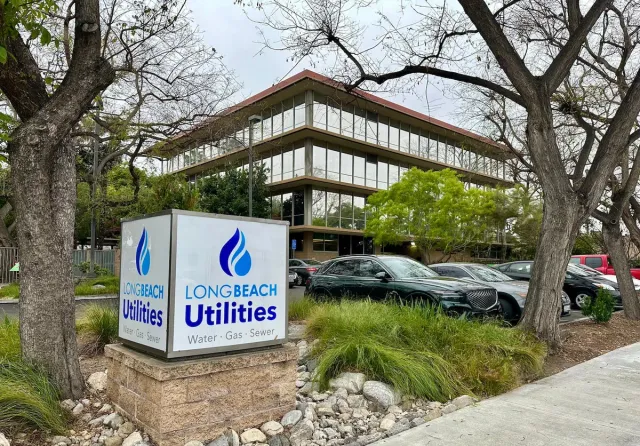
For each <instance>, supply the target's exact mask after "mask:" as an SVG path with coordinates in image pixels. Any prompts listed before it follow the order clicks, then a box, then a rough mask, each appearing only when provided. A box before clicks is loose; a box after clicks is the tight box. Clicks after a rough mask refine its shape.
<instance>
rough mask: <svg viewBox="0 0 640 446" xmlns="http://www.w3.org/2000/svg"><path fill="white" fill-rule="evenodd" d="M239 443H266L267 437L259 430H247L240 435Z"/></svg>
mask: <svg viewBox="0 0 640 446" xmlns="http://www.w3.org/2000/svg"><path fill="white" fill-rule="evenodd" d="M240 441H241V442H242V444H247V443H264V442H265V441H267V436H266V435H265V434H263V433H262V431H260V429H255V428H253V429H249V430H246V431H244V432H243V433H242V434H240Z"/></svg>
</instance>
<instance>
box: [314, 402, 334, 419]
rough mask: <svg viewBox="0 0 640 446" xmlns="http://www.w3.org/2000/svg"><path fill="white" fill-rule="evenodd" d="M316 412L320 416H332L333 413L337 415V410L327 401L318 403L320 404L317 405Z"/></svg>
mask: <svg viewBox="0 0 640 446" xmlns="http://www.w3.org/2000/svg"><path fill="white" fill-rule="evenodd" d="M316 414H318V416H319V417H322V416H325V417H330V416H332V415H335V412H334V411H333V407H332V405H331V403H328V402H326V403H318V405H317V406H316Z"/></svg>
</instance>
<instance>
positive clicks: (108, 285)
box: [0, 276, 120, 299]
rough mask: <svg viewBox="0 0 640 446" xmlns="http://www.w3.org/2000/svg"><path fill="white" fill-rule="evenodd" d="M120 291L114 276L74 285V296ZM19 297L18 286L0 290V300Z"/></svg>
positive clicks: (9, 286) (5, 287)
mask: <svg viewBox="0 0 640 446" xmlns="http://www.w3.org/2000/svg"><path fill="white" fill-rule="evenodd" d="M94 285H103V286H104V288H93V286H94ZM119 291H120V279H119V278H118V277H116V276H100V277H96V278H95V279H86V280H83V281H82V282H80V283H79V284H78V285H76V288H75V295H76V296H95V295H99V294H118V292H119ZM19 295H20V284H18V283H11V284H9V285H6V286H4V287H2V288H0V299H17V298H18V297H19Z"/></svg>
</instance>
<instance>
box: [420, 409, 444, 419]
mask: <svg viewBox="0 0 640 446" xmlns="http://www.w3.org/2000/svg"><path fill="white" fill-rule="evenodd" d="M441 416H442V410H440V408H436V409H431V410H430V411H429V412H427V414H426V415H425V416H424V421H433V420H435V419H436V418H440V417H441Z"/></svg>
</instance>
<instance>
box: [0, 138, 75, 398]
mask: <svg viewBox="0 0 640 446" xmlns="http://www.w3.org/2000/svg"><path fill="white" fill-rule="evenodd" d="M47 144H48V140H47V139H46V136H45V135H43V134H40V135H37V136H34V137H33V136H32V139H31V140H25V139H20V138H18V139H16V140H14V141H12V142H11V143H10V145H11V164H12V173H13V175H12V178H13V180H12V181H13V186H14V189H13V190H14V191H25V193H21V194H16V196H15V206H16V212H17V215H18V216H19V218H20V224H19V225H18V230H17V238H18V245H19V246H20V268H21V282H20V340H21V343H22V354H23V357H24V358H25V359H26V360H28V361H32V362H36V363H38V364H42V365H44V366H45V367H46V368H47V370H49V372H50V373H51V375H52V377H53V379H54V380H55V382H56V383H57V384H58V385H59V386H60V390H61V392H62V395H63V396H64V397H65V398H78V397H80V396H81V395H82V392H83V389H84V381H83V379H82V374H81V373H80V364H79V362H78V355H77V348H76V330H75V299H74V288H73V279H72V267H71V265H72V248H73V229H74V216H75V153H74V151H73V148H72V145H71V144H65V143H63V144H61V145H59V146H58V147H47ZM43 152H44V153H47V152H49V153H52V157H51V158H49V159H45V158H44V157H42V156H41V154H42V153H43ZM45 340H46V341H45Z"/></svg>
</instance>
